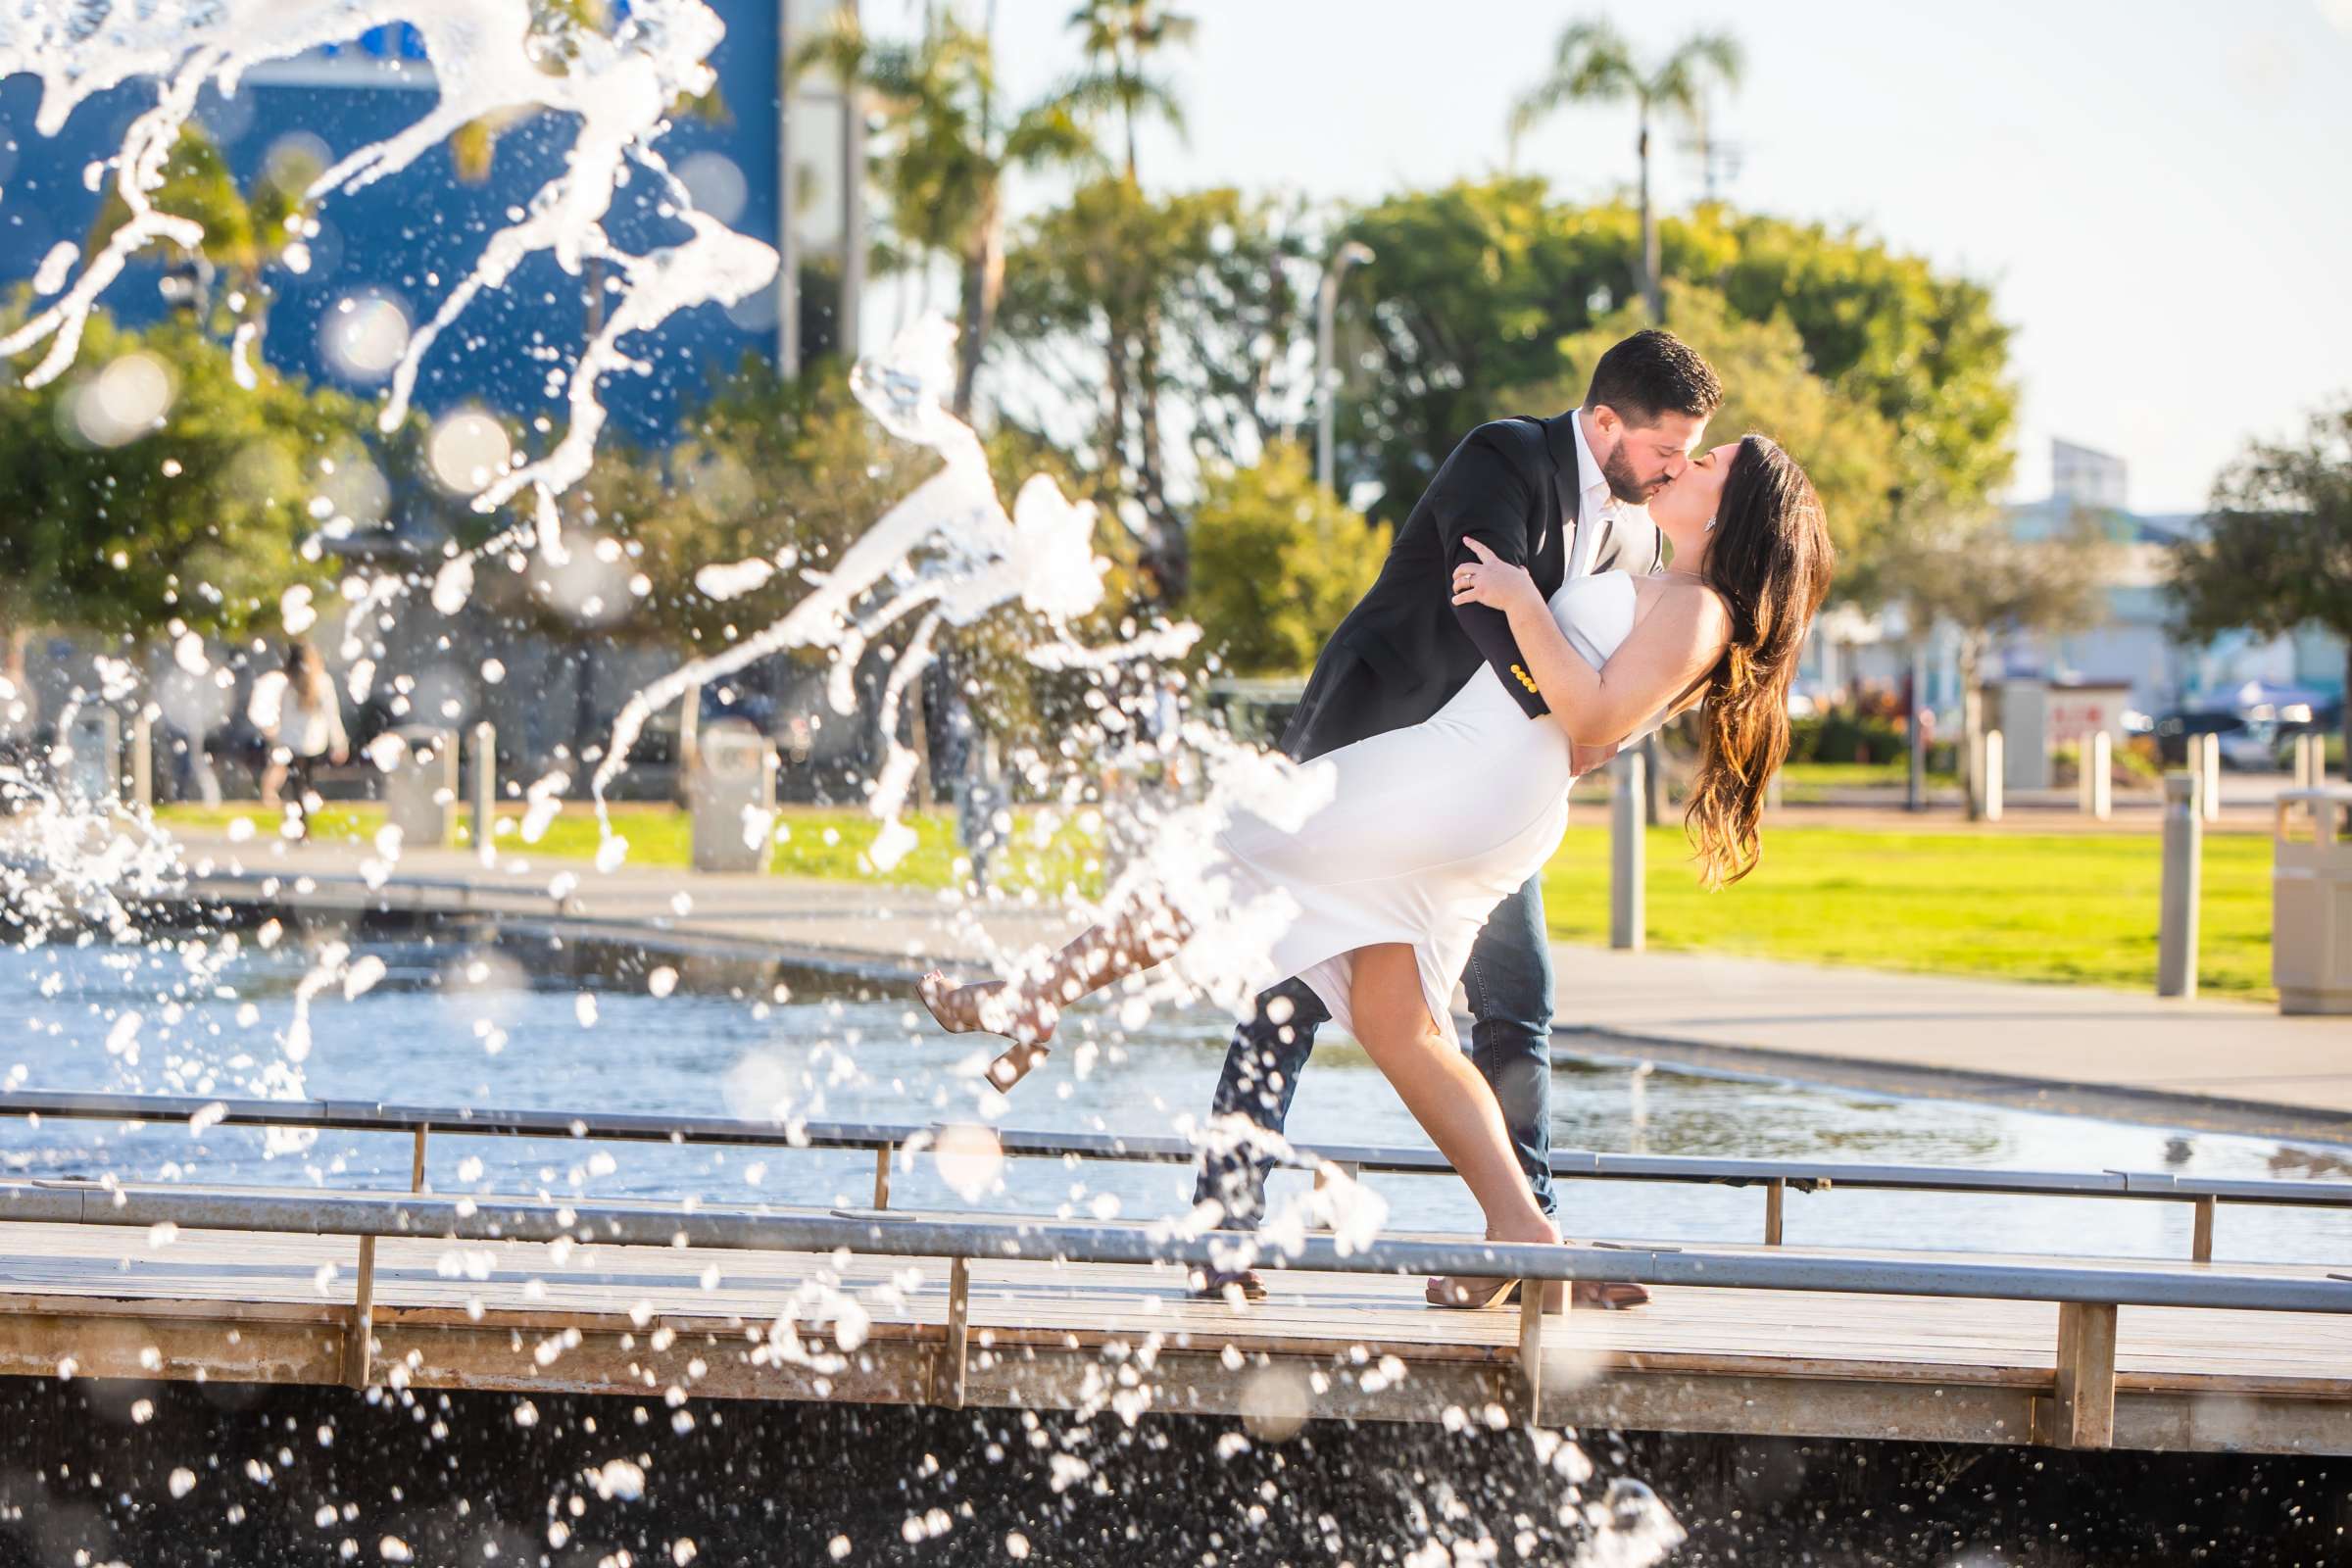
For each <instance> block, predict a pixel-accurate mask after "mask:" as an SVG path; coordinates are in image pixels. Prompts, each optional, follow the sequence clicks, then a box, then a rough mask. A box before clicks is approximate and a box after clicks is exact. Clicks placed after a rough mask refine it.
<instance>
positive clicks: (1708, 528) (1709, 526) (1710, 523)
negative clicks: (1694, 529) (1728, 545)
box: [1698, 517, 1715, 533]
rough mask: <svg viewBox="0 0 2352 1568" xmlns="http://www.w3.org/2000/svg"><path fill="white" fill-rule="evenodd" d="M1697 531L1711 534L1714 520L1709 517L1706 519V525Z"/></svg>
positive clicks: (1713, 528)
mask: <svg viewBox="0 0 2352 1568" xmlns="http://www.w3.org/2000/svg"><path fill="white" fill-rule="evenodd" d="M1698 531H1699V532H1700V533H1713V532H1714V531H1715V519H1714V518H1713V517H1709V518H1708V519H1707V525H1706V526H1705V527H1704V528H1701V529H1699V530H1698Z"/></svg>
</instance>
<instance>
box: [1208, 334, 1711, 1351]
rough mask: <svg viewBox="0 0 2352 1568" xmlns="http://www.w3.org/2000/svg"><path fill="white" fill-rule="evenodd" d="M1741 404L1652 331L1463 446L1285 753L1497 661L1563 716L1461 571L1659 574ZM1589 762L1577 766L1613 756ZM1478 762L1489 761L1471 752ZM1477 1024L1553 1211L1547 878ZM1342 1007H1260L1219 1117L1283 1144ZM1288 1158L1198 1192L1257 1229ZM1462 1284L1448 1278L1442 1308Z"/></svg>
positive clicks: (1485, 1068) (1513, 918) (1478, 1005)
mask: <svg viewBox="0 0 2352 1568" xmlns="http://www.w3.org/2000/svg"><path fill="white" fill-rule="evenodd" d="M1722 401H1723V388H1722V386H1721V385H1720V384H1719V383H1718V382H1717V380H1716V378H1715V372H1714V371H1713V370H1712V369H1710V368H1708V366H1707V363H1706V361H1704V360H1703V359H1701V358H1700V357H1699V356H1698V355H1697V354H1695V353H1694V352H1692V351H1691V348H1690V347H1689V346H1688V345H1686V344H1684V343H1683V342H1682V341H1680V340H1679V339H1677V338H1676V337H1674V336H1673V335H1672V334H1670V333H1667V332H1661V331H1655V330H1651V331H1643V332H1637V333H1635V334H1634V335H1633V336H1632V337H1629V338H1627V339H1626V340H1625V341H1624V342H1622V343H1619V344H1618V345H1616V346H1615V347H1614V348H1612V349H1610V350H1609V351H1608V352H1607V353H1606V354H1604V355H1602V356H1601V358H1600V363H1599V364H1598V365H1597V366H1595V367H1594V368H1593V380H1592V385H1591V387H1590V389H1589V390H1588V391H1587V393H1586V395H1585V401H1584V406H1583V407H1582V408H1577V409H1571V410H1569V411H1568V412H1567V413H1565V414H1562V415H1559V416H1557V417H1553V418H1550V419H1535V418H1527V417H1518V418H1509V419H1498V420H1495V422H1494V423H1492V424H1484V425H1481V426H1479V427H1478V428H1477V429H1475V430H1473V431H1471V432H1470V434H1469V435H1468V436H1466V437H1464V438H1463V440H1462V443H1461V445H1459V446H1458V447H1456V448H1454V450H1453V453H1452V455H1451V456H1450V457H1448V458H1447V459H1446V463H1445V466H1443V467H1441V468H1440V469H1439V470H1438V474H1437V477H1436V478H1435V479H1433V480H1432V481H1431V482H1430V486H1429V489H1428V491H1427V492H1426V493H1425V494H1423V496H1422V497H1421V502H1420V505H1418V506H1416V507H1415V508H1414V509H1413V511H1412V515H1410V516H1408V517H1407V518H1406V519H1405V524H1404V527H1403V528H1402V529H1401V530H1399V531H1398V533H1397V539H1396V542H1395V543H1394V544H1393V545H1392V546H1391V547H1390V550H1389V556H1388V560H1387V561H1386V562H1385V563H1383V564H1382V566H1381V572H1380V577H1379V579H1378V580H1377V581H1375V582H1374V583H1373V585H1372V588H1371V591H1370V592H1369V593H1367V594H1365V596H1364V597H1363V600H1362V601H1361V602H1360V603H1358V604H1357V605H1356V607H1355V608H1354V609H1353V610H1351V611H1349V612H1348V616H1347V618H1346V619H1345V620H1343V621H1341V622H1340V625H1339V628H1338V630H1336V631H1334V632H1333V633H1332V635H1331V641H1330V642H1329V643H1328V644H1326V645H1325V647H1324V649H1323V652H1322V654H1321V656H1320V657H1318V658H1317V659H1316V661H1315V668H1314V673H1313V674H1312V675H1311V676H1309V677H1308V680H1307V684H1306V691H1305V694H1304V696H1303V697H1302V698H1301V699H1300V701H1299V711H1298V712H1297V713H1296V714H1295V715H1293V717H1292V719H1291V722H1290V725H1289V727H1288V728H1287V729H1286V730H1285V731H1284V734H1283V738H1282V749H1283V750H1284V751H1285V752H1287V753H1288V754H1289V755H1291V756H1292V757H1295V758H1297V759H1299V760H1301V761H1304V760H1309V759H1312V758H1315V757H1320V756H1321V755H1323V754H1324V753H1326V752H1329V751H1334V750H1336V749H1338V748H1339V747H1342V746H1346V745H1348V744H1349V743H1351V742H1354V741H1358V740H1362V739H1363V738H1365V737H1366V736H1369V735H1379V734H1385V733H1387V732H1388V731H1390V730H1395V729H1401V728H1403V727H1404V726H1406V725H1408V724H1417V723H1420V722H1421V721H1422V720H1424V719H1426V718H1428V717H1429V716H1430V715H1431V714H1433V713H1435V712H1436V711H1438V710H1439V709H1440V708H1441V707H1443V706H1445V704H1446V700H1447V699H1448V698H1450V697H1451V696H1452V695H1453V694H1454V693H1455V692H1456V691H1458V690H1460V689H1461V686H1462V683H1463V682H1464V681H1466V680H1468V679H1470V678H1471V676H1472V675H1474V674H1475V673H1477V670H1478V667H1479V665H1480V664H1481V663H1482V662H1483V663H1485V664H1488V665H1490V666H1492V667H1493V668H1494V670H1495V674H1496V675H1497V676H1499V677H1500V678H1501V680H1502V684H1503V689H1504V690H1505V691H1507V692H1509V693H1510V694H1511V696H1512V697H1513V698H1515V699H1517V701H1518V703H1519V706H1520V707H1521V708H1522V709H1524V710H1525V711H1526V712H1527V715H1528V717H1529V719H1530V720H1531V721H1533V720H1535V719H1539V718H1541V717H1542V716H1543V715H1544V713H1546V712H1547V711H1548V710H1547V709H1546V707H1545V705H1544V700H1543V698H1542V697H1541V696H1540V695H1539V694H1538V693H1537V690H1536V683H1535V681H1534V680H1533V679H1532V678H1530V676H1529V675H1528V673H1527V670H1526V667H1525V665H1524V663H1523V662H1522V661H1521V658H1520V653H1519V646H1518V643H1517V642H1516V641H1515V640H1514V639H1513V638H1512V636H1511V631H1510V625H1509V622H1508V620H1507V618H1506V617H1505V616H1504V615H1503V614H1502V613H1501V612H1499V611H1496V610H1494V609H1491V608H1489V607H1487V606H1483V605H1465V606H1462V607H1460V608H1458V609H1457V608H1455V606H1454V605H1453V604H1452V595H1451V593H1450V592H1449V589H1448V584H1449V582H1450V580H1451V577H1452V572H1453V568H1454V567H1455V566H1456V565H1457V564H1461V563H1462V562H1464V561H1467V560H1469V559H1471V554H1470V551H1469V548H1468V547H1467V546H1466V545H1465V544H1464V543H1463V540H1465V539H1471V538H1474V539H1477V540H1478V541H1479V542H1480V543H1481V544H1483V545H1485V546H1486V547H1487V548H1488V549H1490V550H1492V551H1494V552H1495V555H1496V556H1497V557H1499V558H1500V559H1502V560H1504V561H1507V562H1509V563H1511V564H1514V565H1521V566H1525V567H1526V568H1527V569H1528V571H1529V573H1530V574H1531V575H1532V576H1533V577H1534V578H1535V580H1536V586H1537V587H1538V588H1540V589H1542V590H1543V592H1544V595H1545V596H1546V597H1549V596H1550V595H1551V594H1552V593H1554V592H1555V591H1557V590H1558V588H1559V586H1560V584H1561V583H1562V582H1563V581H1565V580H1566V579H1567V578H1568V577H1570V576H1575V575H1581V574H1583V573H1586V572H1592V571H1605V570H1610V569H1616V568H1622V569H1624V570H1627V571H1634V572H1642V573H1646V572H1650V571H1654V570H1656V569H1657V567H1658V565H1659V560H1658V556H1659V542H1658V536H1657V531H1656V529H1655V528H1653V527H1652V526H1651V525H1650V523H1649V520H1648V519H1647V517H1646V516H1643V515H1642V514H1641V513H1640V512H1639V511H1638V510H1635V511H1628V510H1625V509H1639V508H1640V507H1641V506H1642V504H1643V503H1645V502H1647V501H1648V500H1649V498H1650V497H1651V496H1652V495H1654V494H1656V493H1657V491H1658V490H1659V489H1660V488H1662V487H1663V486H1665V485H1666V484H1668V483H1669V482H1671V481H1672V480H1673V479H1674V477H1675V476H1676V475H1677V474H1679V473H1681V472H1682V470H1683V466H1684V465H1685V463H1686V461H1687V460H1688V459H1689V457H1690V455H1691V450H1692V449H1693V448H1694V447H1696V446H1697V445H1698V441H1699V437H1700V436H1701V434H1703V433H1704V431H1705V429H1706V424H1707V419H1708V417H1710V416H1712V415H1713V414H1714V412H1715V410H1716V407H1717V406H1718V405H1719V404H1720V403H1721V402H1722ZM1607 755H1608V754H1606V753H1587V752H1585V751H1584V750H1583V749H1582V748H1580V749H1579V752H1578V756H1577V770H1578V771H1579V772H1583V771H1586V770H1587V769H1588V768H1590V767H1593V766H1596V765H1598V764H1599V763H1600V762H1602V761H1605V760H1607ZM1465 765H1474V760H1471V759H1465ZM1462 985H1463V990H1464V991H1465V992H1466V993H1467V994H1468V997H1469V1001H1470V1012H1471V1015H1472V1017H1473V1019H1474V1020H1475V1022H1474V1024H1473V1027H1472V1029H1471V1034H1470V1047H1469V1049H1470V1054H1471V1057H1472V1059H1473V1060H1474V1061H1475V1062H1476V1063H1477V1066H1478V1069H1479V1071H1480V1072H1481V1073H1482V1074H1484V1075H1485V1077H1486V1079H1487V1082H1488V1083H1490V1084H1491V1085H1493V1086H1494V1089H1495V1098H1496V1099H1497V1100H1499V1101H1500V1102H1501V1103H1502V1113H1503V1119H1504V1121H1505V1122H1506V1123H1507V1124H1508V1126H1509V1128H1510V1133H1511V1142H1512V1144H1513V1146H1514V1147H1515V1148H1516V1150H1517V1152H1518V1154H1519V1163H1520V1166H1521V1168H1522V1169H1524V1170H1525V1171H1526V1172H1527V1179H1528V1184H1529V1186H1530V1187H1531V1188H1532V1189H1533V1190H1534V1193H1535V1197H1536V1201H1537V1202H1538V1203H1540V1204H1541V1205H1542V1206H1543V1208H1544V1212H1545V1213H1546V1214H1549V1213H1551V1212H1553V1207H1554V1201H1553V1197H1552V1189H1551V1009H1552V977H1551V956H1550V947H1549V943H1548V940H1547V937H1546V934H1545V928H1544V893H1543V881H1542V878H1541V877H1536V878H1531V879H1530V880H1529V882H1528V884H1527V885H1526V886H1525V887H1523V888H1521V889H1520V890H1519V891H1518V892H1517V893H1516V894H1514V895H1512V896H1511V897H1510V898H1508V899H1506V900H1504V901H1503V902H1502V903H1501V904H1500V905H1498V906H1497V907H1495V913H1494V914H1493V915H1492V916H1491V917H1490V918H1489V919H1488V921H1487V924H1486V927H1485V929H1484V930H1483V931H1481V932H1480V933H1479V938H1478V944H1477V946H1476V947H1474V948H1473V949H1472V950H1471V953H1470V963H1469V967H1468V969H1467V970H1466V971H1465V972H1464V974H1463V977H1462ZM1329 1018H1330V1014H1329V1013H1328V1012H1327V1011H1326V1010H1325V1009H1324V1007H1323V1005H1322V1003H1321V1002H1320V1001H1318V1000H1317V999H1316V997H1315V994H1314V993H1313V992H1312V991H1310V990H1309V989H1308V988H1307V987H1306V986H1305V985H1304V984H1302V983H1300V982H1299V980H1297V979H1295V978H1294V979H1290V980H1286V981H1284V982H1282V983H1281V984H1280V985H1277V986H1274V987H1272V988H1271V989H1269V990H1267V991H1265V992H1263V993H1261V994H1260V995H1259V997H1258V998H1257V1005H1256V1012H1255V1015H1254V1016H1253V1017H1252V1018H1251V1019H1250V1021H1249V1022H1247V1023H1245V1024H1243V1025H1242V1026H1241V1027H1240V1028H1239V1029H1237V1030H1236V1031H1235V1032H1234V1037H1233V1044H1232V1047H1231V1048H1230V1049H1229V1050H1228V1051H1227V1052H1226V1055H1225V1071H1224V1074H1223V1076H1222V1077H1220V1078H1219V1079H1218V1080H1217V1090H1216V1100H1215V1105H1214V1109H1215V1112H1216V1114H1218V1115H1229V1114H1235V1113H1239V1114H1240V1115H1243V1116H1246V1117H1248V1118H1249V1119H1250V1121H1251V1122H1253V1123H1255V1124H1256V1125H1257V1126H1259V1127H1261V1128H1264V1129H1266V1130H1267V1131H1269V1132H1274V1133H1279V1132H1281V1131H1282V1126H1283V1122H1284V1120H1285V1118H1286V1117H1287V1116H1288V1115H1289V1113H1290V1107H1291V1098H1292V1096H1293V1095H1294V1094H1295V1093H1296V1092H1297V1090H1298V1086H1299V1071H1300V1070H1301V1069H1302V1068H1303V1067H1304V1066H1305V1065H1306V1060H1307V1055H1308V1053H1309V1052H1310V1050H1311V1049H1312V1048H1313V1045H1314V1039H1315V1030H1316V1028H1317V1027H1318V1026H1319V1025H1321V1024H1323V1023H1325V1022H1327V1021H1329ZM1269 1168H1270V1161H1268V1160H1265V1159H1263V1158H1260V1157H1258V1156H1256V1155H1254V1154H1247V1153H1243V1152H1225V1153H1212V1154H1211V1155H1210V1156H1209V1157H1208V1158H1207V1159H1206V1160H1205V1161H1204V1162H1203V1165H1202V1169H1201V1180H1200V1185H1199V1187H1198V1189H1197V1191H1196V1194H1195V1201H1205V1200H1209V1199H1214V1200H1216V1201H1218V1202H1219V1203H1221V1204H1222V1205H1223V1207H1224V1210H1225V1214H1226V1218H1225V1220H1224V1223H1225V1224H1227V1225H1229V1226H1233V1227H1236V1228H1242V1229H1252V1228H1254V1227H1255V1226H1256V1224H1257V1222H1258V1219H1259V1217H1260V1215H1261V1213H1262V1212H1263V1209H1264V1204H1265V1176H1266V1172H1267V1170H1268V1169H1269ZM1201 1283H1202V1289H1203V1293H1204V1294H1208V1295H1222V1294H1224V1293H1225V1292H1227V1291H1229V1290H1239V1291H1240V1292H1241V1293H1242V1294H1244V1295H1245V1296H1250V1297H1256V1296H1260V1295H1262V1294H1263V1287H1262V1285H1261V1284H1260V1282H1259V1281H1258V1280H1257V1279H1256V1277H1255V1276H1254V1275H1253V1274H1251V1273H1250V1272H1248V1271H1244V1272H1242V1273H1239V1274H1231V1275H1227V1274H1222V1273H1217V1274H1210V1275H1207V1276H1205V1277H1204V1278H1203V1280H1202V1282H1201ZM1578 1290H1579V1295H1578V1300H1579V1301H1580V1303H1584V1304H1596V1305H1631V1304H1637V1303H1638V1301H1639V1300H1641V1299H1646V1298H1645V1297H1643V1296H1642V1294H1641V1293H1640V1289H1639V1287H1618V1288H1614V1289H1613V1290H1611V1291H1600V1290H1597V1289H1593V1290H1588V1289H1587V1288H1585V1287H1583V1286H1580V1287H1579V1288H1578ZM1445 1294H1446V1293H1445V1292H1444V1291H1443V1290H1441V1289H1439V1288H1438V1287H1437V1286H1435V1285H1433V1294H1432V1297H1431V1299H1432V1300H1433V1301H1438V1303H1439V1304H1442V1305H1443V1304H1449V1303H1448V1302H1447V1301H1445V1300H1442V1299H1440V1298H1441V1297H1442V1296H1444V1295H1445Z"/></svg>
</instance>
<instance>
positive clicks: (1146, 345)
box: [1135, 304, 1192, 604]
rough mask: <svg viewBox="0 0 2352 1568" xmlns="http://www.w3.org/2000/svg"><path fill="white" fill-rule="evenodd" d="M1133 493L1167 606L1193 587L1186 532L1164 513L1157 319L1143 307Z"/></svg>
mask: <svg viewBox="0 0 2352 1568" xmlns="http://www.w3.org/2000/svg"><path fill="white" fill-rule="evenodd" d="M1135 379H1136V386H1135V412H1136V426H1137V428H1136V489H1137V491H1138V492H1139V493H1140V497H1141V499H1142V501H1143V504H1144V515H1145V516H1146V517H1148V518H1150V519H1151V522H1152V554H1153V556H1154V557H1155V558H1156V565H1155V572H1154V574H1155V575H1156V576H1157V577H1158V578H1159V582H1160V587H1161V590H1162V594H1163V597H1164V598H1165V600H1166V601H1167V602H1169V603H1171V604H1172V603H1174V602H1175V601H1177V600H1180V599H1182V598H1183V597H1184V595H1185V590H1186V589H1187V588H1189V587H1190V586H1191V577H1192V571H1191V562H1190V561H1189V560H1188V559H1187V552H1186V550H1185V538H1184V532H1183V530H1182V529H1181V528H1179V527H1178V526H1177V523H1176V519H1175V517H1174V515H1172V514H1171V513H1170V511H1169V509H1168V496H1167V479H1166V476H1165V475H1164V474H1162V473H1161V472H1160V466H1159V456H1160V454H1159V313H1158V312H1157V311H1156V310H1154V309H1153V308H1152V306H1151V305H1150V304H1146V305H1145V307H1144V330H1143V335H1142V337H1141V338H1140V339H1139V340H1138V342H1137V344H1136V375H1135Z"/></svg>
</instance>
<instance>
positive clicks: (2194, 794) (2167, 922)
mask: <svg viewBox="0 0 2352 1568" xmlns="http://www.w3.org/2000/svg"><path fill="white" fill-rule="evenodd" d="M2198 794H2199V779H2198V776H2197V774H2196V773H2194V772H2186V773H2167V774H2165V775H2164V894H2163V904H2162V907H2161V909H2160V910H2159V912H2158V916H2157V928H2156V994H2157V995H2158V996H2160V997H2180V998H2184V999H2185V998H2192V997H2194V996H2195V995H2196V994H2197V887H2198V883H2199V881H2200V872H2199V864H2198V862H2199V859H2200V858H2201V855H2202V852H2203V848H2204V840H2205V822H2204V814H2203V813H2204V804H2203V802H2201V801H2200V800H2199V799H2198Z"/></svg>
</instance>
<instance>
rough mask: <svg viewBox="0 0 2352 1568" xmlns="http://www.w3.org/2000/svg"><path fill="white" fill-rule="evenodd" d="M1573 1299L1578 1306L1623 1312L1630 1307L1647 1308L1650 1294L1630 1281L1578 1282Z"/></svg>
mask: <svg viewBox="0 0 2352 1568" xmlns="http://www.w3.org/2000/svg"><path fill="white" fill-rule="evenodd" d="M1573 1299H1574V1300H1575V1302H1576V1304H1577V1305H1578V1306H1583V1307H1598V1308H1600V1310H1602V1311H1604V1312H1622V1311H1624V1310H1626V1309H1627V1308H1628V1307H1635V1306H1647V1305H1648V1304H1649V1292H1648V1291H1646V1290H1644V1289H1643V1288H1642V1287H1641V1286H1639V1285H1636V1284H1634V1283H1632V1282H1631V1281H1629V1280H1578V1281H1577V1282H1576V1294H1575V1296H1574V1298H1573Z"/></svg>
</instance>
